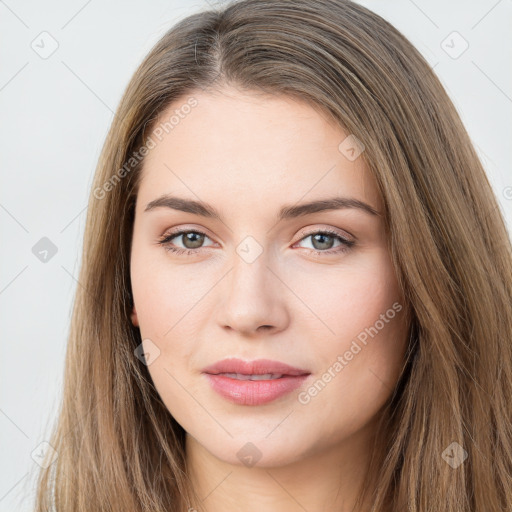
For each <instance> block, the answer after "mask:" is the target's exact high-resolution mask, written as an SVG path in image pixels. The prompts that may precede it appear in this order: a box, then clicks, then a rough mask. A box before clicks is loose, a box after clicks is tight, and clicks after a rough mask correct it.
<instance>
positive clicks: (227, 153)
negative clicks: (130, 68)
mask: <svg viewBox="0 0 512 512" xmlns="http://www.w3.org/2000/svg"><path fill="white" fill-rule="evenodd" d="M190 105H194V106H192V107H191V106H190ZM166 123H167V124H166ZM349 136H350V137H349ZM150 137H151V139H152V140H153V142H154V144H153V148H152V149H151V150H150V151H149V153H148V154H147V156H146V158H145V161H144V165H143V170H142V177H141V184H140V188H139V197H138V202H140V203H144V204H146V203H147V202H149V201H150V200H152V199H153V198H154V196H155V195H156V194H158V195H160V194H163V193H172V194H175V195H179V194H181V195H182V196H187V197H190V198H192V197H193V198H194V199H198V198H199V199H200V200H201V199H202V200H205V201H207V202H210V203H215V202H216V201H218V203H217V204H219V205H222V206H226V207H228V206H229V205H233V206H234V207H239V208H243V207H245V208H250V207H252V206H256V207H258V208H260V209H261V208H265V207H266V206H267V205H268V206H269V207H270V206H271V205H272V204H276V205H280V204H282V203H284V202H293V201H298V200H300V199H301V198H305V199H310V200H311V199H315V198H319V197H325V196H326V195H329V196H333V195H345V196H353V197H357V198H358V199H360V200H364V201H366V202H369V203H370V204H372V205H373V206H375V208H376V209H380V204H381V203H380V197H379V194H378V191H377V187H376V183H375V181H374V178H373V176H371V174H370V172H369V170H368V168H367V166H366V164H365V162H364V159H363V158H362V157H358V158H355V159H354V158H353V155H354V152H352V156H351V155H350V154H349V153H347V147H350V145H351V144H352V146H353V139H352V137H353V136H351V134H349V133H347V132H345V131H344V130H343V129H342V128H341V127H340V126H338V125H336V124H334V123H333V122H332V121H331V120H329V119H328V118H327V117H326V116H324V115H322V113H321V112H319V110H318V109H315V108H313V107H312V106H310V105H308V104H307V103H305V102H302V101H298V100H296V99H294V98H291V97H289V96H270V95H262V94H260V93H256V92H255V93H251V92H241V91H238V90H236V89H224V90H222V91H218V92H215V93H205V92H202V91H196V92H193V93H191V94H189V95H187V96H184V97H182V98H180V99H178V100H176V101H174V102H173V103H172V104H171V105H170V106H169V107H168V108H167V109H166V110H165V111H164V112H163V113H162V114H161V115H160V117H159V120H158V121H157V123H156V124H155V126H154V128H153V132H152V133H151V134H150ZM356 140H357V139H356ZM356 144H357V143H356ZM358 148H359V149H361V147H360V146H358V147H356V150H357V149H358ZM285 198H286V200H284V199H285ZM263 199H264V202H262V200H263Z"/></svg>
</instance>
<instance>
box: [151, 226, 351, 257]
mask: <svg viewBox="0 0 512 512" xmlns="http://www.w3.org/2000/svg"><path fill="white" fill-rule="evenodd" d="M186 233H196V234H199V235H204V236H206V237H208V235H207V234H206V233H203V232H202V231H199V230H196V229H193V230H192V229H184V230H180V231H175V232H174V233H170V234H169V235H164V236H163V237H162V238H160V239H159V241H158V244H160V245H162V246H163V248H164V249H165V250H166V251H168V252H172V253H174V254H187V255H192V254H196V253H197V251H199V250H201V248H198V249H182V248H181V247H173V246H172V245H170V241H171V240H172V239H173V238H176V237H178V236H180V235H184V234H186ZM320 234H321V235H332V236H333V237H334V238H337V239H338V240H339V241H340V242H341V244H342V245H341V249H340V248H339V247H338V248H337V249H328V250H326V251H318V250H316V249H309V250H310V251H312V252H313V253H315V254H317V255H320V256H323V255H326V254H327V255H330V254H336V253H338V254H342V253H344V252H346V251H348V250H349V249H351V248H352V247H353V246H354V245H355V242H354V241H353V240H347V239H346V238H343V237H342V236H340V235H339V234H338V233H337V232H335V231H331V230H329V229H323V230H319V231H313V232H311V233H308V234H307V235H305V236H303V237H302V238H301V239H300V240H299V241H298V242H301V241H302V240H304V239H305V238H309V237H310V236H314V235H320ZM208 238H209V237H208ZM298 242H297V243H298Z"/></svg>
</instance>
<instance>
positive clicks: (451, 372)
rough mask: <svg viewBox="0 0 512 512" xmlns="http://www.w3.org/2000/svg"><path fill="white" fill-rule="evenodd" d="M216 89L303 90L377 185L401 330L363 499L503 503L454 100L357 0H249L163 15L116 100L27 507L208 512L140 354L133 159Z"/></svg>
mask: <svg viewBox="0 0 512 512" xmlns="http://www.w3.org/2000/svg"><path fill="white" fill-rule="evenodd" d="M228 85H229V86H232V87H236V88H238V89H239V90H243V91H249V92H261V93H265V94H269V95H276V96H283V95H284V96H288V97H293V98H295V99H298V100H300V101H303V102H307V104H309V105H311V106H312V107H314V108H316V109H318V110H319V111H321V112H322V113H324V114H325V115H326V116H328V117H326V119H329V120H330V121H333V122H334V123H336V125H338V126H340V127H341V128H342V129H343V130H345V131H346V132H347V133H349V134H353V135H355V136H356V137H357V139H359V140H360V141H361V142H362V143H363V144H364V148H365V149H364V152H363V153H362V154H361V157H362V158H364V162H365V163H366V165H367V166H368V168H369V170H370V171H371V173H372V175H373V176H374V177H375V180H376V182H377V185H378V188H379V191H380V193H381V195H382V198H383V202H384V207H385V226H386V231H387V233H388V235H389V236H388V241H389V242H388V243H389V250H390V254H391V257H392V261H393V265H394V267H395V270H396V275H397V279H398V282H399V285H400V288H401V290H402V292H403V296H404V297H405V302H406V304H407V307H408V308H409V309H410V311H411V314H410V318H409V319H408V320H407V322H408V323H409V326H408V328H409V332H410V341H409V344H408V350H407V354H406V358H405V361H404V366H403V371H402V374H401V377H400V379H399V381H398V382H397V385H396V388H395V389H394V392H393V394H392V396H390V398H389V400H388V402H387V403H386V407H385V409H384V411H383V413H382V417H381V420H380V424H379V429H378V436H376V438H375V447H374V448H373V450H372V453H373V460H372V461H371V464H370V465H369V466H368V478H367V479H366V480H365V482H366V485H365V486H364V489H361V491H360V496H361V500H362V497H363V495H364V497H365V499H366V498H368V499H370V503H371V504H372V508H371V511H372V512H381V511H385V510H388V508H389V509H390V510H393V511H405V510H407V511H410V512H427V511H433V510H436V511H438V510H443V511H445V512H470V511H471V512H489V511H499V510H500V511H502V510H509V511H510V510H512V509H511V508H510V507H511V504H512V483H511V482H512V409H511V406H510V404H509V403H507V397H508V399H510V397H511V396H512V343H511V340H512V311H511V309H512V308H511V304H512V271H511V269H512V265H511V262H512V249H511V243H510V238H509V234H508V232H507V229H506V226H505V223H504V220H503V217H502V214H501V212H500V209H499V206H498V203H497V200H496V198H495V196H494V194H493V191H492V189H491V186H490V184H489V181H488V179H487V177H486V175H485V172H484V169H483V166H482V163H481V162H480V160H479V158H478V156H477V154H476V151H475V149H474V147H473V145H472V143H471V141H470V138H469V136H468V133H467V131H466V129H465V128H464V126H463V123H462V121H461V119H460V117H459V115H458V113H457V111H456V109H455V107H454V105H453V103H452V101H451V100H450V98H449V97H448V95H447V93H446V91H445V90H444V88H443V86H442V85H441V83H440V81H439V79H438V78H437V77H436V75H435V74H434V73H433V71H432V69H431V68H430V67H429V65H428V63H427V62H426V61H425V59H424V58H423V57H422V55H421V54H420V53H419V52H418V50H417V49H415V48H414V46H413V45H412V44H411V43H410V42H409V41H408V40H407V39H406V38H405V37H404V36H403V35H402V34H401V33H400V32H399V31H398V30H397V29H395V28H394V27H393V26H392V25H391V24H389V23H388V22H387V21H385V20H384V19H383V18H381V17H380V16H378V15H377V14H375V13H373V12H372V11H370V10H368V9H366V8H365V7H362V6H361V5H358V4H356V3H353V2H352V1H349V0H314V1H311V0H272V1H271V0H243V1H239V2H234V3H230V4H227V5H225V6H223V8H222V9H212V10H207V11H202V12H198V13H196V14H193V15H191V16H188V17H186V18H185V19H183V20H181V21H179V22H178V23H177V24H176V25H174V26H173V27H172V28H171V29H170V30H169V31H168V32H167V33H165V35H164V36H163V37H162V38H161V39H160V40H159V41H158V42H157V44H156V45H155V46H154V47H153V49H152V50H151V51H150V53H149V54H148V55H147V56H146V57H145V58H144V60H143V61H142V63H141V64H140V66H139V67H138V69H137V70H136V72H135V74H134V75H133V77H132V79H131V81H130V83H129V84H128V86H127V88H126V90H125V92H124V95H123V97H122V100H121V102H120V104H119V106H118V108H117V112H116V114H115V117H114V119H113V122H112V125H111V128H110V131H109V133H108V136H107V138H106V141H105V144H104V147H103V149H102V153H101V155H100V158H99V162H98V166H97V169H96V174H95V177H94V183H93V187H92V189H93V190H92V191H91V195H90V199H89V206H88V212H87V221H86V227H85V233H84V244H83V253H82V263H81V269H80V275H79V279H78V280H79V283H80V286H78V287H77V289H76V296H75V301H74V305H73V314H72V319H71V326H70V331H69V340H68V346H67V353H66V359H65V373H64V390H63V397H62V401H61V404H60V409H59V412H58V418H57V419H56V421H55V424H54V426H53V430H52V435H51V439H50V441H49V442H50V444H51V445H52V446H53V447H54V448H55V450H57V453H58V458H57V459H56V460H55V462H53V464H51V465H50V466H49V467H48V468H47V469H44V470H42V471H40V475H39V479H38V483H37V498H36V502H37V503H36V506H37V512H43V511H44V512H47V511H48V510H53V509H54V510H56V511H58V512H85V511H90V510H97V511H100V510H104V511H107V510H108V511H112V510H116V511H117V510H130V511H132V512H137V511H148V512H149V511H152V512H164V511H165V512H169V511H172V512H177V511H182V510H186V509H187V508H188V507H193V508H194V509H196V510H202V507H201V503H200V499H199V498H198V497H197V496H196V495H195V492H194V491H193V489H192V486H191V484H190V480H189V475H188V474H187V468H186V458H185V443H184V441H185V432H184V430H183V428H182V427H181V426H180V425H179V424H178V423H177V422H176V420H175V419H174V418H173V417H172V415H171V414H170V413H169V411H168V410H167V408H166V407H165V405H164V404H163V402H162V400H161V398H160V397H159V395H158V393H157V391H156V389H155V387H154V385H153V383H152V381H151V377H150V375H149V372H148V369H147V366H146V365H145V364H144V363H143V362H142V361H140V360H139V359H138V358H137V357H135V356H134V350H135V349H136V347H138V346H139V345H140V343H141V341H142V340H141V335H140V331H139V329H138V328H137V327H134V326H133V325H132V323H131V321H130V312H131V309H132V306H133V301H132V293H131V284H130V259H129V258H130V247H131V237H132V230H133V221H134V205H135V201H136V197H137V190H138V187H139V183H140V175H141V170H142V166H143V163H144V158H140V159H135V163H132V159H133V155H134V154H137V155H138V150H139V149H140V148H141V147H142V146H144V144H145V141H146V140H147V138H146V133H148V132H151V130H152V129H154V127H155V125H156V123H157V121H158V119H159V116H160V115H161V114H162V113H163V112H164V110H165V109H166V108H167V107H168V106H169V105H170V104H171V103H172V102H176V101H178V100H180V99H183V98H187V97H191V96H193V94H194V92H196V91H206V92H209V91H210V92H213V91H215V90H220V89H221V88H222V87H224V86H228ZM183 101H185V100H183ZM127 162H130V165H131V166H132V168H127V167H126V163H127ZM122 169H124V173H121V172H120V170H122ZM453 442H456V443H458V444H460V446H461V447H463V449H465V450H466V451H467V453H468V457H467V459H466V460H465V461H464V462H463V463H462V464H460V466H459V467H456V468H453V467H451V465H449V464H447V463H446V462H445V460H444V458H443V455H442V454H443V451H444V450H445V449H446V448H447V447H449V446H450V445H451V443H453ZM361 503H362V501H361ZM507 507H508V508H507Z"/></svg>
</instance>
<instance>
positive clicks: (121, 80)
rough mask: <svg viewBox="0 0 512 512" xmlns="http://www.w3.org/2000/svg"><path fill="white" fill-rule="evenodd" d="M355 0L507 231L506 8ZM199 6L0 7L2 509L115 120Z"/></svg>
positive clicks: (21, 476)
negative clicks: (425, 97) (475, 175)
mask: <svg viewBox="0 0 512 512" xmlns="http://www.w3.org/2000/svg"><path fill="white" fill-rule="evenodd" d="M212 3H214V2H213V0H212ZM360 3H361V4H363V5H365V6H366V7H369V8H370V9H371V10H373V11H375V12H377V13H378V14H380V15H381V16H383V17H384V18H386V19H387V20H389V21H390V22H391V23H392V24H393V25H394V26H395V27H397V28H398V29H399V30H400V31H401V32H402V33H403V34H404V35H405V36H407V37H408V38H409V39H410V40H411V42H412V43H413V44H414V45H415V46H416V47H417V48H418V49H419V50H420V52H422V54H423V55H424V56H425V57H426V59H427V60H428V62H429V63H430V64H431V66H434V67H435V72H436V73H437V74H438V76H439V77H440V79H441V81H442V83H443V84H444V86H445V87H446V89H447V91H448V93H449V95H450V96H451V98H452V100H453V102H454V103H455V106H456V108H457V109H458V111H459V113H460V115H461V117H462V120H463V122H464V123H465V125H466V127H467V130H468V132H469V134H470V136H471V138H472V140H473V142H474V144H475V147H476V149H477V151H478V153H479V155H480V156H481V159H482V162H483V164H484V165H485V168H486V170H487V172H488V175H489V178H490V181H491V183H492V185H493V187H494V190H495V192H496V195H497V197H498V200H499V202H500V206H501V208H502V210H503V212H504V213H505V215H506V218H507V223H508V226H509V231H510V230H511V228H510V227H511V226H512V188H511V187H512V172H511V151H510V146H511V142H512V133H511V132H512V122H511V112H512V83H511V82H512V77H511V73H510V62H512V36H511V34H512V33H511V31H510V22H511V19H512V1H511V0H500V1H496V0H479V1H476V0H473V1H463V0H458V1H450V2H446V1H441V0H415V1H413V0H397V1H391V0H389V1H385V0H380V1H379V0H373V1H361V2H360ZM207 8H209V4H208V3H207V2H206V1H200V0H198V1H184V0H180V1H177V0H175V1H171V0H166V1H163V0H160V1H159V0H150V1H145V2H142V1H139V2H135V1H123V2H121V1H120V0H113V1H112V0H111V1H109V2H100V1H99V0H89V1H85V0H72V1H67V2H64V1H63V0H61V1H57V0H53V1H48V2H36V1H35V0H32V1H25V2H19V1H18V2H17V1H15V0H5V1H2V0H0V38H1V44H0V58H1V63H2V64H1V67H0V120H1V123H0V144H1V154H0V158H1V160H0V162H1V167H0V169H1V173H2V174H1V180H2V186H1V189H0V225H1V229H2V237H3V243H2V265H1V267H0V314H1V327H2V338H1V340H2V345H1V357H0V460H1V463H0V464H1V468H0V512H1V511H9V512H12V511H17V510H20V511H29V510H31V504H32V499H33V498H32V495H33V492H34V487H33V481H34V478H35V474H36V471H35V470H36V469H37V468H36V463H35V462H34V461H33V460H32V458H31V453H32V452H33V450H35V449H36V447H37V446H38V445H39V443H41V442H42V441H44V440H45V439H47V436H46V434H47V433H48V429H49V426H50V424H51V422H52V421H53V419H54V415H55V414H56V409H57V406H58V403H59V400H60V395H61V390H62V374H63V364H64V353H65V347H66V336H67V332H68V328H69V320H70V315H71V308H72V302H73V298H74V292H75V289H76V287H77V286H79V285H78V284H77V281H76V276H77V275H78V269H79V264H80V261H79V258H80V254H81V246H82V236H83V230H84V222H85V207H86V205H87V198H88V194H89V191H90V186H91V183H92V177H93V173H94V170H95V166H96V163H97V159H98V156H99V152H100V149H101V146H102V144H103V141H104V138H105V136H106V133H107V130H108V127H109V125H110V123H111V120H112V117H113V111H115V109H116V107H117V104H118V102H119V100H120V97H121V94H122V92H123V91H124V88H125V86H126V85H127V83H128V80H129V79H130V77H131V75H132V73H133V72H134V70H135V68H136V66H137V65H138V64H139V62H140V61H141V60H142V58H143V57H144V56H145V55H146V53H147V52H148V51H149V50H150V48H151V47H152V46H153V45H154V44H155V43H156V42H157V40H158V39H159V38H160V37H161V36H162V35H163V34H164V32H166V31H167V30H168V29H169V28H170V27H171V26H172V25H173V24H174V23H175V22H176V21H177V20H179V19H181V18H183V17H185V16H186V15H188V14H191V13H193V12H196V11H198V10H204V9H207ZM43 31H46V32H48V33H49V34H51V36H52V37H53V38H54V39H55V40H56V41H57V42H58V48H57V50H56V51H55V52H54V53H53V54H52V55H51V56H50V57H48V58H47V59H43V58H41V57H40V56H39V55H38V54H37V53H36V52H35V51H34V50H33V49H32V47H31V45H32V44H37V42H38V41H39V39H38V36H39V34H41V32H43ZM453 31H457V32H458V33H460V35H461V36H462V37H463V38H464V39H465V40H466V41H467V42H468V43H469V48H468V49H467V50H466V51H465V52H464V53H463V54H462V55H461V56H460V57H458V58H457V59H453V58H452V57H450V56H449V55H448V54H447V53H446V52H445V51H444V50H443V48H442V47H441V43H442V41H443V40H445V39H446V38H447V36H448V35H449V34H451V33H452V32H453ZM34 40H35V43H32V42H33V41H34ZM448 41H450V39H448ZM454 44H459V43H458V42H456V43H454ZM46 48H48V46H46ZM42 237H48V238H49V239H50V240H51V241H52V242H53V243H54V244H55V245H56V246H57V249H58V252H57V253H56V254H55V256H54V257H53V258H51V259H50V260H49V261H48V262H46V263H43V262H41V261H40V260H39V259H38V258H36V257H35V256H34V254H33V253H32V247H33V246H34V245H35V244H36V243H37V242H38V241H39V240H40V239H41V238H42Z"/></svg>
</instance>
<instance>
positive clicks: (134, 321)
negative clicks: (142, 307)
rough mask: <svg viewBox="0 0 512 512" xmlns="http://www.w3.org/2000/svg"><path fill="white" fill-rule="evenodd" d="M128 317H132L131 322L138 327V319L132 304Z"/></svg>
mask: <svg viewBox="0 0 512 512" xmlns="http://www.w3.org/2000/svg"><path fill="white" fill-rule="evenodd" d="M130 317H131V319H132V324H133V325H134V326H135V327H139V319H138V318H137V310H136V309H135V306H133V309H132V312H131V315H130Z"/></svg>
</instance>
